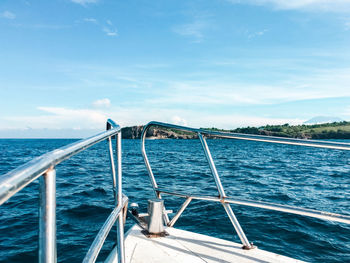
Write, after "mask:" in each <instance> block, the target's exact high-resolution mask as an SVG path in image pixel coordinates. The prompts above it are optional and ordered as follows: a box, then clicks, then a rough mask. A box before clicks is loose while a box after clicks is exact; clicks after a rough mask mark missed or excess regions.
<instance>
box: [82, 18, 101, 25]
mask: <svg viewBox="0 0 350 263" xmlns="http://www.w3.org/2000/svg"><path fill="white" fill-rule="evenodd" d="M84 22H89V23H94V24H98V21H97V19H95V18H84Z"/></svg>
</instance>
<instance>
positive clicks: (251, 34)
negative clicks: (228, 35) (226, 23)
mask: <svg viewBox="0 0 350 263" xmlns="http://www.w3.org/2000/svg"><path fill="white" fill-rule="evenodd" d="M267 31H268V30H267V29H264V30H261V31H257V32H253V33H249V32H248V38H250V39H251V38H255V37H260V36H262V35H264V34H265V33H266V32H267Z"/></svg>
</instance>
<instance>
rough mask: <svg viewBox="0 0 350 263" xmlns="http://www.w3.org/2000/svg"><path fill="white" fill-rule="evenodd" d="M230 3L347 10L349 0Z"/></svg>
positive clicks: (280, 0)
mask: <svg viewBox="0 0 350 263" xmlns="http://www.w3.org/2000/svg"><path fill="white" fill-rule="evenodd" d="M228 1H229V2H232V3H242V4H246V3H248V4H254V5H270V6H272V7H274V8H276V9H282V10H293V9H294V10H306V11H326V12H327V11H330V12H349V11H350V1H349V0H290V1H289V0H244V1H242V0H228Z"/></svg>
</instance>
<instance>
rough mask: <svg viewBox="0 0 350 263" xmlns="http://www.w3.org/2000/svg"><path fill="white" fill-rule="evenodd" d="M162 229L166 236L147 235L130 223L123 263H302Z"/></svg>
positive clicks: (169, 228) (224, 241) (199, 235)
mask: <svg viewBox="0 0 350 263" xmlns="http://www.w3.org/2000/svg"><path fill="white" fill-rule="evenodd" d="M166 231H167V232H168V233H169V236H167V237H159V238H147V237H145V236H144V235H143V234H142V233H141V228H140V227H139V226H137V225H135V226H133V227H132V229H131V230H129V231H128V233H127V236H126V239H125V257H126V263H141V262H142V263H145V262H147V263H175V262H176V263H177V262H181V263H184V262H188V263H203V262H208V263H209V262H210V263H214V262H225V263H228V262H239V263H248V262H250V263H252V262H259V263H264V262H302V261H299V260H296V259H292V258H288V257H285V256H281V255H278V254H275V253H271V252H267V251H264V250H260V249H258V248H255V249H252V250H243V249H242V248H241V247H242V245H241V244H237V243H234V242H230V241H227V240H223V239H219V238H215V237H211V236H206V235H201V234H197V233H193V232H189V231H184V230H180V229H176V228H172V227H168V228H167V229H166ZM113 253H116V249H114V250H113V252H112V254H113ZM107 262H108V259H107Z"/></svg>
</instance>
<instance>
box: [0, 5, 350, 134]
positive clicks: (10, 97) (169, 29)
mask: <svg viewBox="0 0 350 263" xmlns="http://www.w3.org/2000/svg"><path fill="white" fill-rule="evenodd" d="M315 116H334V117H338V118H341V119H343V120H350V0H294V1H290V0H288V1H287V0H286V1H283V0H245V1H243V0H242V1H239V0H194V1H181V0H166V1H165V0H160V1H158V0H153V1H144V0H138V1H133V0H130V1H124V0H123V1H122V0H111V1H108V0H50V1H42V0H35V1H34V0H26V1H25V0H1V2H0V137H1V136H3V137H11V135H12V134H14V133H13V131H14V130H17V131H20V132H21V136H23V137H26V136H28V137H31V136H34V137H35V133H36V132H37V131H38V130H41V131H43V130H44V131H45V130H53V132H51V133H50V136H53V137H55V136H56V137H57V136H58V135H60V136H62V137H65V136H68V137H69V136H71V132H69V130H71V131H74V132H75V133H76V134H78V136H79V132H81V133H80V134H82V133H83V132H84V131H85V130H91V129H94V130H103V129H104V128H105V122H106V119H107V118H112V119H113V120H115V121H116V122H117V123H119V124H120V125H122V126H131V125H140V124H145V123H147V122H149V121H152V120H157V121H163V122H170V123H175V124H180V125H187V126H192V127H217V128H225V129H231V128H235V127H242V126H262V125H266V124H284V123H290V124H301V123H303V122H304V121H306V120H308V119H311V118H313V117H315ZM40 136H43V135H42V133H41V135H40Z"/></svg>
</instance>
